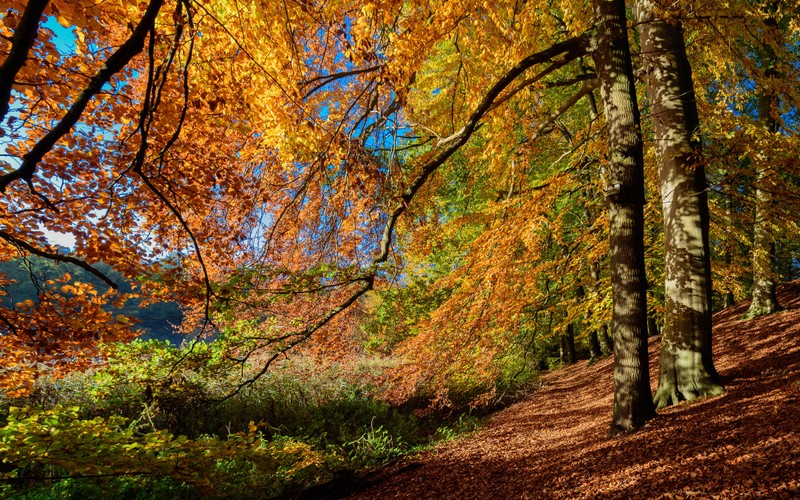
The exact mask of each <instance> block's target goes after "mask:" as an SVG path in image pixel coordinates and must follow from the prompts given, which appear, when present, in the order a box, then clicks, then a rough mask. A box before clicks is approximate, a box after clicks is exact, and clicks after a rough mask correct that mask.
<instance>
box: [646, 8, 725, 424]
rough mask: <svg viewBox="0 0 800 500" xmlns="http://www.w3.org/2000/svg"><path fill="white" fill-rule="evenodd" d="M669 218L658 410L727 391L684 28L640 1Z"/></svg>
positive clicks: (665, 209) (666, 217) (663, 194)
mask: <svg viewBox="0 0 800 500" xmlns="http://www.w3.org/2000/svg"><path fill="white" fill-rule="evenodd" d="M635 11H636V21H637V26H638V29H639V39H640V40H641V46H642V60H643V65H644V70H645V75H646V79H647V96H648V99H649V101H650V107H651V110H652V111H651V117H652V122H653V135H654V141H655V145H656V158H657V161H658V167H659V168H658V170H659V178H660V184H661V186H660V187H661V201H662V204H663V212H664V258H665V269H664V274H665V278H666V279H665V285H664V329H663V331H662V336H661V353H660V358H659V377H658V389H657V390H656V394H655V397H654V399H655V403H656V408H663V407H665V406H668V405H671V404H677V403H678V402H679V401H681V400H689V399H694V398H696V397H700V396H709V395H716V394H720V393H721V392H722V386H721V385H720V384H719V382H718V376H717V372H716V370H715V369H714V364H713V362H712V354H711V297H712V285H711V253H710V250H709V243H708V231H709V214H708V195H707V192H706V175H705V168H704V165H703V159H702V151H701V147H700V142H699V140H698V139H697V133H698V131H699V119H698V116H697V103H696V102H695V96H694V87H693V85H692V72H691V67H690V65H689V60H688V58H687V57H686V46H685V44H684V40H683V31H682V28H681V24H680V22H677V21H675V20H665V19H663V18H661V17H659V15H658V14H657V12H658V9H657V7H656V4H655V2H653V1H652V0H637V2H636V8H635Z"/></svg>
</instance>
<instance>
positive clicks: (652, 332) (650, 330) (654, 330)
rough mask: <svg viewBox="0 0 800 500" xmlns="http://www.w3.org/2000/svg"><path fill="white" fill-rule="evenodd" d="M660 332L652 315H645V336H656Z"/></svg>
mask: <svg viewBox="0 0 800 500" xmlns="http://www.w3.org/2000/svg"><path fill="white" fill-rule="evenodd" d="M660 333H661V331H660V330H659V329H658V323H657V322H656V319H655V318H654V317H653V316H648V317H647V336H648V337H656V336H658V335H659V334H660Z"/></svg>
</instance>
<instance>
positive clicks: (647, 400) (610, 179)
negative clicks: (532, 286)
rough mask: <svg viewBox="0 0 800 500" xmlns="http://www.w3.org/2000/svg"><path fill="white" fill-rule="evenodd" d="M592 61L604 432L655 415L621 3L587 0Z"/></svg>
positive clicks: (638, 157)
mask: <svg viewBox="0 0 800 500" xmlns="http://www.w3.org/2000/svg"><path fill="white" fill-rule="evenodd" d="M593 4H594V14H595V22H596V27H597V47H596V50H595V53H594V58H595V66H596V68H597V74H598V78H599V80H600V90H601V92H602V95H603V104H604V108H605V114H606V127H607V132H608V155H609V160H610V161H609V165H608V172H607V173H608V175H607V179H606V180H607V188H606V196H607V198H608V211H609V217H610V229H609V244H610V253H611V289H612V298H613V303H614V306H613V307H614V309H613V313H612V317H611V331H612V335H613V337H614V413H613V417H612V422H611V429H610V435H612V436H613V435H617V434H620V433H624V432H629V431H632V430H635V429H636V428H638V427H640V426H641V425H642V424H644V422H645V421H647V420H648V419H649V418H651V417H652V416H653V415H654V414H655V409H654V407H653V398H652V394H651V392H650V380H649V378H650V377H649V366H648V359H647V297H646V291H647V290H646V289H647V279H646V277H645V266H644V161H643V155H642V136H641V129H640V120H639V107H638V105H637V103H636V89H635V87H634V83H633V68H632V66H631V57H630V47H629V46H628V35H627V31H626V21H625V2H624V1H623V0H594V1H593Z"/></svg>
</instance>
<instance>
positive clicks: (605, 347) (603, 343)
mask: <svg viewBox="0 0 800 500" xmlns="http://www.w3.org/2000/svg"><path fill="white" fill-rule="evenodd" d="M597 338H598V339H599V340H600V352H602V353H603V356H611V354H613V353H614V340H613V339H612V338H611V336H609V335H608V325H603V326H602V328H600V333H599V334H598V335H597Z"/></svg>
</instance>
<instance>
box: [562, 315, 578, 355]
mask: <svg viewBox="0 0 800 500" xmlns="http://www.w3.org/2000/svg"><path fill="white" fill-rule="evenodd" d="M561 339H562V342H563V345H564V362H566V363H567V364H569V365H574V364H575V363H577V362H578V358H577V356H575V326H574V325H573V324H572V323H570V324H568V325H567V331H566V333H564V335H562V336H561Z"/></svg>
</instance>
